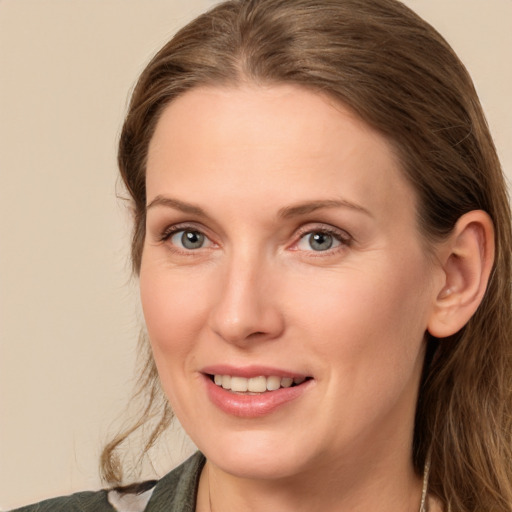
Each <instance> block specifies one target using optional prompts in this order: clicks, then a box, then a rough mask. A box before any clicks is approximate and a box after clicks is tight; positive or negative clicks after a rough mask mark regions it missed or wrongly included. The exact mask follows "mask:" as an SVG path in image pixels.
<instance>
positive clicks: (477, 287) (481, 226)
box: [427, 210, 494, 338]
mask: <svg viewBox="0 0 512 512" xmlns="http://www.w3.org/2000/svg"><path fill="white" fill-rule="evenodd" d="M438 257H439V259H440V262H441V265H442V270H443V276H444V283H443V284H442V286H441V288H440V289H438V290H436V291H435V292H434V293H436V296H435V298H434V307H433V310H432V313H431V315H430V318H429V322H428V327H427V330H428V332H429V333H430V334H432V335H433V336H435V337H437V338H445V337H447V336H451V335H452V334H455V333H456V332H457V331H459V330H460V329H461V328H462V327H463V326H464V325H465V324H466V323H467V322H468V321H469V319H470V318H471V317H472V316H473V314H474V313H475V311H476V310H477V308H478V306H479V305H480V303H481V301H482V298H483V296H484V294H485V290H486V289H487V283H488V281H489V276H490V273H491V269H492V265H493V262H494V228H493V223H492V220H491V218H490V217H489V215H488V214H487V213H486V212H484V211H482V210H474V211H471V212H468V213H466V214H465V215H463V216H462V217H461V218H460V219H459V220H458V221H457V223H456V225H455V227H454V229H453V232H452V234H451V235H450V236H449V238H448V240H447V241H446V242H445V243H443V244H442V247H441V248H440V250H439V254H438Z"/></svg>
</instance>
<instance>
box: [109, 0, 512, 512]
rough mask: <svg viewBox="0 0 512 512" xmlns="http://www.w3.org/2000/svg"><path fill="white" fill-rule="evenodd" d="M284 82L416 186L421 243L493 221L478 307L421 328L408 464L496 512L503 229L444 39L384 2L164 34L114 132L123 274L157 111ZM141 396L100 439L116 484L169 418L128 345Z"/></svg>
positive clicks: (250, 12) (442, 490)
mask: <svg viewBox="0 0 512 512" xmlns="http://www.w3.org/2000/svg"><path fill="white" fill-rule="evenodd" d="M242 82H251V83H255V84H272V83H276V84H280V83H291V84H296V85H299V86H303V87H307V88H308V89H310V90H313V91H319V92H322V93H323V94H328V95H330V96H331V97H332V98H334V99H336V100H338V101H340V102H341V103H343V104H344V105H347V106H348V107H350V108H351V109H352V110H353V111H354V112H355V113H356V114H357V115H359V117H360V118H362V119H363V120H364V121H366V122H367V123H368V124H369V125H371V126H372V127H374V128H376V129H377V130H379V131H380V133H382V134H383V135H384V136H385V137H386V138H387V139H388V140H389V141H390V144H392V145H393V147H394V148H395V150H396V152H397V154H398V155H399V158H400V161H401V164H402V170H403V173H404V175H405V176H406V177H407V178H408V179H409V181H410V183H411V184H412V186H413V187H414V189H415V191H416V194H417V197H418V203H419V207H418V212H417V215H418V225H419V226H420V229H421V231H422V233H423V235H424V238H425V240H426V242H427V244H428V243H429V242H432V241H435V240H439V239H442V238H443V237H445V236H447V235H448V234H449V233H450V232H451V230H452V229H453V227H454V225H455V223H456V221H457V220H458V219H459V217H460V216H461V215H463V214H464V213H466V212H468V211H471V210H475V209H482V210H485V211H486V212H488V213H489V215H490V216H491V218H492V220H493V222H494V226H495V242H496V257H495V263H494V268H493V273H492V276H491V280H490V282H489V285H488V289H487V292H486V295H485V297H484V299H483V302H482V304H481V306H480V307H479V309H478V310H477V312H476V313H475V315H474V316H473V317H472V318H471V320H470V321H469V323H468V324H467V325H466V326H465V327H464V328H463V329H462V330H461V331H459V332H458V333H457V334H455V335H453V336H451V337H450V338H447V339H443V340H437V339H435V338H433V337H431V336H430V335H428V334H426V336H427V343H428V349H427V357H426V361H425V368H424V374H423V378H422V384H421V389H420V392H419V399H418V406H417V413H416V423H415V432H414V445H413V447H412V454H413V460H414V465H415V468H416V470H417V472H418V473H419V474H420V473H421V472H422V471H423V465H424V462H425V459H426V456H427V453H430V455H431V468H432V469H431V474H430V485H429V489H430V492H431V493H433V494H434V495H435V496H437V497H438V498H439V499H440V501H441V502H442V503H443V504H444V506H445V507H448V506H451V509H452V510H453V511H454V512H469V511H472V512H477V511H478V512H489V511H493V512H498V511H509V512H510V511H511V510H512V400H511V392H512V366H511V358H512V353H511V348H510V347H511V345H510V341H511V309H512V308H511V289H510V285H511V248H512V247H511V227H510V209H509V203H508V198H507V194H506V185H505V183H504V179H503V175H502V171H501V168H500V163H499V161H498V158H497V155H496V151H495V148H494V145H493V141H492V139H491V136H490V134H489V130H488V127H487V124H486V120H485V117H484V114H483V112H482V108H481V106H480V103H479V100H478V97H477V94H476V92H475V89H474V86H473V84H472V81H471V78H470V77H469V75H468V73H467V71H466V69H465V68H464V66H463V64H462V63H461V62H460V60H459V59H458V58H457V56H456V55H455V53H454V52H453V50H452V49H451V48H450V46H449V45H448V44H447V42H446V41H445V40H444V39H443V38H442V37H441V36H440V35H439V34H438V33H437V32H436V31H435V30H434V29H433V28H432V27H431V26H430V25H429V24H427V23H426V22H425V21H423V20H422V19H421V18H419V17H418V16H417V15H416V14H414V13H413V12H412V11H411V10H409V9H408V8H407V7H405V6H404V5H403V4H401V3H400V2H398V1H396V0H294V1H290V0H231V1H227V2H225V3H222V4H220V5H218V6H217V7H215V8H213V9H212V10H211V11H209V12H207V13H205V14H203V15H202V16H200V17H199V18H197V19H196V20H194V21H193V22H191V23H190V24H189V25H187V26H186V27H184V28H183V29H182V30H181V31H179V32H178V33H177V34H176V35H175V36H174V37H173V39H172V40H171V41H170V42H169V43H167V44H166V45H165V46H164V47H163V48H162V49H161V50H160V51H159V52H158V53H157V55H156V56H155V57H154V58H153V59H152V61H151V62H150V63H149V65H148V66H147V67H146V69H145V70H144V72H143V73H142V75H141V77H140V79H139V81H138V83H137V85H136V87H135V90H134V92H133V96H132V99H131V103H130V106H129V111H128V114H127V116H126V120H125V123H124V126H123V130H122V134H121V138H120V142H119V155H118V157H119V167H120V171H121V176H122V178H123V181H124V183H125V185H126V188H127V190H128V192H129V194H130V195H131V198H132V200H133V207H134V232H133V241H132V261H133V269H134V272H135V273H136V274H137V273H138V271H139V268H140V263H141V257H142V248H143V242H144V236H145V215H146V209H145V207H146V193H145V192H146V191H145V164H146V157H147V150H148V146H149V142H150V140H151V137H152V134H153V132H154V129H155V126H156V123H157V122H158V119H159V116H160V115H161V113H162V111H163V110H164V108H165V107H166V106H167V105H168V104H169V102H171V101H172V100H173V99H175V98H176V97H178V96H179V95H181V94H183V93H184V92H185V91H187V90H189V89H191V88H194V87H197V86H200V85H237V84H240V83H242ZM143 350H144V351H145V354H146V358H147V359H146V363H145V366H144V370H143V372H142V377H141V381H140V386H141V387H140V389H141V390H143V389H148V390H149V394H148V400H147V407H146V409H145V411H144V414H143V416H142V417H141V419H140V420H138V421H137V422H136V423H135V425H134V426H133V427H131V428H129V429H127V430H126V431H125V432H124V433H122V434H120V435H119V436H118V437H117V438H116V439H114V440H113V441H112V442H111V443H110V444H109V445H108V446H107V447H106V448H105V450H104V453H103V457H102V468H103V474H104V476H105V477H106V479H107V480H109V481H110V482H119V480H120V479H121V473H120V467H119V465H116V457H115V454H116V450H117V449H118V448H119V446H120V445H121V444H122V443H123V441H124V440H125V439H126V437H127V436H128V435H129V434H130V433H132V432H133V431H135V430H137V428H139V427H140V426H141V425H143V424H144V422H145V419H146V418H147V417H152V416H154V415H155V414H157V415H158V414H160V415H161V416H160V418H161V419H160V420H159V421H157V424H156V426H155V428H154V431H153V433H152V434H151V435H150V436H149V441H148V444H147V446H146V448H148V447H150V446H151V445H152V443H153V442H154V441H155V439H156V438H157V437H158V435H159V434H160V432H161V431H162V430H164V429H165V428H166V426H167V425H168V423H169V421H170V419H171V417H172V414H171V412H170V408H169V405H168V404H167V403H166V402H165V405H163V402H162V401H161V399H160V398H158V397H159V396H161V395H160V394H161V392H160V390H159V387H158V375H157V372H156V369H155V366H154V363H153V360H152V357H151V354H150V351H149V348H148V344H147V343H146V342H145V341H143Z"/></svg>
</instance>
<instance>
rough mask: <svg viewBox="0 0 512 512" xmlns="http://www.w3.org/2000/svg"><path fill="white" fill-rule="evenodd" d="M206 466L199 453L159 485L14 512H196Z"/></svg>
mask: <svg viewBox="0 0 512 512" xmlns="http://www.w3.org/2000/svg"><path fill="white" fill-rule="evenodd" d="M204 463H205V458H204V456H203V455H202V454H201V453H200V452H197V453H195V454H194V455H192V457H190V458H189V459H188V460H186V461H185V462H184V463H183V464H181V465H180V466H178V467H177V468H175V469H174V470H172V471H171V472H170V473H168V474H167V475H165V476H164V477H163V478H161V479H160V480H158V482H148V483H147V484H148V485H147V484H146V483H143V484H140V485H133V486H129V487H127V488H125V489H124V490H111V491H107V490H102V491H96V492H79V493H76V494H72V495H70V496H63V497H61V498H53V499H50V500H45V501H41V502H40V503H35V504H34V505H28V506H26V507H21V508H17V509H15V510H12V511H11V512H116V511H117V512H163V511H165V512H194V510H195V503H196V493H197V485H198V483H199V476H200V474H201V470H202V468H203V466H204ZM155 483H156V485H155Z"/></svg>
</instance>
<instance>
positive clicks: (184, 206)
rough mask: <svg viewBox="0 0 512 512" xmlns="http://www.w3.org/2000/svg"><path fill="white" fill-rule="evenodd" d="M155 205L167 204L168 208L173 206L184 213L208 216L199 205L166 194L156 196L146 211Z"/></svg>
mask: <svg viewBox="0 0 512 512" xmlns="http://www.w3.org/2000/svg"><path fill="white" fill-rule="evenodd" d="M155 206H165V207H167V208H173V209H175V210H179V211H182V212H183V213H189V214H191V215H197V216H198V217H207V215H206V212H205V211H204V210H203V209H202V208H201V207H199V206H197V205H195V204H191V203H185V202H184V201H180V200H178V199H173V198H172V197H166V196H160V195H158V196H156V197H155V198H154V199H153V200H152V201H151V202H150V203H149V204H148V205H147V206H146V211H148V210H149V209H150V208H154V207H155Z"/></svg>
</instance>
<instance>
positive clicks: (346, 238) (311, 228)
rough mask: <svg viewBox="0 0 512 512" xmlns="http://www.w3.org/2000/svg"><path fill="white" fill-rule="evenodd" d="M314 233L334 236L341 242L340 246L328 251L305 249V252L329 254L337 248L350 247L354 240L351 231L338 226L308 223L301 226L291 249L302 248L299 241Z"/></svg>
mask: <svg viewBox="0 0 512 512" xmlns="http://www.w3.org/2000/svg"><path fill="white" fill-rule="evenodd" d="M313 233H325V234H328V235H331V236H333V237H334V238H335V239H336V240H337V241H339V242H340V245H339V246H336V247H333V248H332V249H328V250H326V251H314V250H313V249H311V251H305V252H313V253H316V255H322V253H324V254H329V253H332V252H335V251H336V250H340V249H344V248H346V247H349V246H350V245H351V244H352V242H353V241H354V238H353V237H352V235H351V234H350V233H348V232H347V231H346V230H344V229H340V228H336V227H334V226H331V225H329V224H321V223H318V224H307V225H304V226H301V227H300V228H299V229H298V231H297V239H296V240H295V242H293V244H292V247H291V249H292V250H297V251H298V250H301V249H298V248H297V245H298V243H299V242H300V241H301V240H302V239H303V238H304V237H305V236H307V235H311V234H313Z"/></svg>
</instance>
